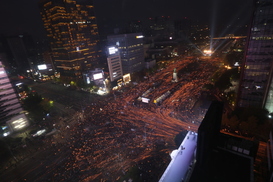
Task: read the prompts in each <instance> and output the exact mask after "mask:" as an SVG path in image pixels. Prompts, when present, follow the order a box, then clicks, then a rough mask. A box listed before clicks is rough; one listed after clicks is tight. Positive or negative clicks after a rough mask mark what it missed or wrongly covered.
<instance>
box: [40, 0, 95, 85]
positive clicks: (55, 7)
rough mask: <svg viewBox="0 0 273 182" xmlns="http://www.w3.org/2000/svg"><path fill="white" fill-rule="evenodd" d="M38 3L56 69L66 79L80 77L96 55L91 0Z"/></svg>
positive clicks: (62, 0)
mask: <svg viewBox="0 0 273 182" xmlns="http://www.w3.org/2000/svg"><path fill="white" fill-rule="evenodd" d="M39 5H40V11H41V16H42V20H43V22H44V27H45V30H46V33H47V37H48V39H49V42H50V47H51V51H52V57H53V61H54V64H55V65H54V66H55V68H56V69H57V70H58V71H59V72H60V75H61V77H62V78H64V79H65V80H66V81H69V80H71V81H72V80H75V81H77V80H79V79H82V72H83V71H86V70H90V69H91V68H92V67H93V66H94V65H95V64H96V63H97V61H98V57H99V54H98V42H99V37H98V27H97V23H96V17H95V14H94V6H93V2H92V0H90V1H82V0H41V1H40V3H39Z"/></svg>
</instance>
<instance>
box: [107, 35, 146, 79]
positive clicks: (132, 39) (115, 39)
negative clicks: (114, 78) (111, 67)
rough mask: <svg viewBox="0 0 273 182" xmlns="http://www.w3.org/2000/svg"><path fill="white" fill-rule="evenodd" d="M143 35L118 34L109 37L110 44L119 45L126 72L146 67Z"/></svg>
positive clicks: (123, 67)
mask: <svg viewBox="0 0 273 182" xmlns="http://www.w3.org/2000/svg"><path fill="white" fill-rule="evenodd" d="M142 39H143V35H142V34H141V33H130V34H118V35H111V36H108V37H107V40H108V44H109V45H117V47H118V49H119V53H120V57H121V63H122V70H123V73H124V74H127V73H135V72H138V71H141V70H143V68H144V48H143V40H142Z"/></svg>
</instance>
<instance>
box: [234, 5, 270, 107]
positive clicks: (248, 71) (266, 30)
mask: <svg viewBox="0 0 273 182" xmlns="http://www.w3.org/2000/svg"><path fill="white" fill-rule="evenodd" d="M272 11H273V1H272V0H263V1H256V3H255V11H254V14H253V17H252V24H251V27H250V30H249V35H248V43H247V48H246V53H245V58H244V63H243V65H242V67H241V68H242V72H241V80H240V85H239V86H240V87H239V93H238V102H237V106H239V107H248V106H255V107H260V108H265V109H267V110H268V111H269V112H273V84H272V83H273V82H272V81H273V80H272V75H273V66H272V62H273V56H272V55H273V50H272V48H273V37H272V32H273V14H272Z"/></svg>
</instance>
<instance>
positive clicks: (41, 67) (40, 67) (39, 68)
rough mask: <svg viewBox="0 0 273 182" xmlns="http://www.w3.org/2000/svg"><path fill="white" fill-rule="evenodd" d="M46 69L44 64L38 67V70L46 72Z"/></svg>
mask: <svg viewBox="0 0 273 182" xmlns="http://www.w3.org/2000/svg"><path fill="white" fill-rule="evenodd" d="M46 69H47V66H46V64H40V65H38V70H46Z"/></svg>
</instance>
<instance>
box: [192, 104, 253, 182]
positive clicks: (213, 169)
mask: <svg viewBox="0 0 273 182" xmlns="http://www.w3.org/2000/svg"><path fill="white" fill-rule="evenodd" d="M223 106H224V105H223V103H222V102H218V101H213V102H212V104H211V106H210V108H209V109H208V111H207V113H206V115H205V118H204V119H203V121H202V123H201V125H200V126H199V129H198V139H197V149H196V163H195V167H194V169H193V172H192V175H191V177H190V180H189V181H190V182H197V181H202V182H219V181H221V182H230V181H238V182H251V181H254V161H255V157H256V153H257V150H258V142H256V141H251V140H246V139H243V138H238V137H235V136H231V135H227V134H223V133H220V127H221V120H222V112H223Z"/></svg>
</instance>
